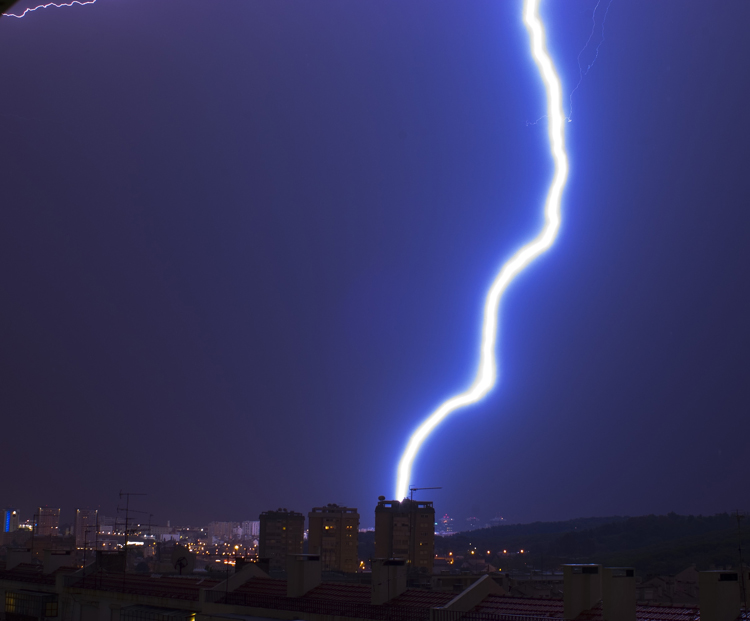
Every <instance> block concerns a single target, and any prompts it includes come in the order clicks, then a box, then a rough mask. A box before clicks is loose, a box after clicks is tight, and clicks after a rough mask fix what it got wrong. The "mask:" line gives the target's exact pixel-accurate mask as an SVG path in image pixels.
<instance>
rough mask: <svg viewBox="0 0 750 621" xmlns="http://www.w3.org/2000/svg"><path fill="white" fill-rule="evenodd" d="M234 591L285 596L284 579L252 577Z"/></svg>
mask: <svg viewBox="0 0 750 621" xmlns="http://www.w3.org/2000/svg"><path fill="white" fill-rule="evenodd" d="M235 593H248V594H251V595H275V596H277V597H286V580H281V579H279V578H258V577H253V578H250V580H248V581H247V582H245V583H244V584H243V585H241V586H240V587H239V588H238V589H236V591H235Z"/></svg>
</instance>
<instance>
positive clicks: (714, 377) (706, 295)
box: [0, 0, 750, 525]
mask: <svg viewBox="0 0 750 621" xmlns="http://www.w3.org/2000/svg"><path fill="white" fill-rule="evenodd" d="M595 4H596V2H595V0H585V1H584V0H566V1H565V2H559V1H553V0H547V1H546V2H543V11H542V15H543V17H544V19H545V20H546V25H547V29H548V34H549V43H550V50H551V52H552V53H553V56H554V59H555V62H556V63H557V64H558V67H559V70H560V74H561V78H562V81H563V88H564V91H565V92H566V94H567V93H569V92H570V90H571V89H572V88H573V86H574V85H575V83H576V82H577V79H578V65H577V62H576V58H577V56H578V53H579V51H580V50H581V48H582V47H583V45H584V43H585V42H586V39H587V38H588V36H589V32H590V30H591V25H592V22H591V17H592V9H593V7H594V5H595ZM25 6H29V4H28V3H24V2H21V3H19V4H18V5H17V7H16V10H19V9H23V7H25ZM600 15H601V13H600ZM749 18H750V5H748V3H747V2H742V1H740V0H732V1H730V2H724V3H719V4H711V5H709V4H707V3H685V2H681V1H677V0H670V1H666V0H665V1H664V2H659V3H654V2H651V1H650V0H627V1H625V0H614V1H613V2H612V5H611V8H610V11H609V15H608V17H607V22H606V28H605V37H606V38H605V40H604V42H603V44H602V45H601V48H600V50H599V56H598V59H597V62H596V65H595V66H594V67H593V69H592V70H591V72H590V73H589V74H588V76H587V77H586V79H585V80H584V82H583V83H582V85H581V87H580V89H579V90H578V91H577V92H576V94H575V100H574V103H575V107H574V110H575V112H574V115H573V122H572V123H570V124H568V126H567V131H568V134H567V139H568V147H569V152H570V158H571V177H570V183H569V185H568V188H567V190H566V192H565V196H564V199H563V211H564V221H563V227H562V230H561V234H560V237H559V239H558V241H557V243H556V245H555V246H554V247H553V249H552V250H551V251H550V252H549V253H548V254H546V255H545V256H544V257H543V258H541V259H540V260H538V261H537V262H536V263H535V264H534V265H533V266H532V267H531V268H530V269H528V270H527V272H525V273H524V275H523V276H522V277H521V278H519V279H518V281H517V282H516V283H515V284H514V285H513V286H512V288H511V289H510V290H509V292H508V295H507V297H506V299H505V303H504V305H503V308H502V312H501V322H500V326H501V337H500V339H501V342H500V345H499V349H498V354H499V356H500V363H501V380H500V383H499V385H498V387H497V388H496V389H495V390H494V391H493V392H492V393H491V395H490V396H489V397H488V399H487V400H486V401H485V402H484V403H483V404H482V405H480V406H477V407H473V408H471V409H468V410H464V411H462V412H461V413H459V414H456V415H455V416H453V417H452V418H451V419H449V420H448V421H446V423H445V424H444V425H443V426H442V427H441V428H440V430H439V431H438V432H437V433H435V435H434V436H433V437H432V438H431V439H430V441H429V442H428V444H427V445H426V446H425V448H424V450H423V451H422V453H421V454H420V456H419V459H418V461H417V464H416V467H415V472H414V483H415V484H416V485H423V486H443V490H441V491H438V492H433V493H431V494H430V495H429V496H422V497H423V498H425V499H428V498H431V499H433V500H434V501H435V503H436V510H437V511H438V512H439V513H441V514H442V513H445V512H448V513H451V514H452V515H456V516H457V517H459V518H462V519H463V518H465V517H467V516H469V515H478V516H479V517H480V518H481V519H483V520H489V519H490V518H491V517H493V516H495V515H498V514H499V515H504V516H505V517H506V519H509V520H511V521H530V520H553V519H564V518H571V517H578V516H592V515H612V514H621V515H624V514H627V515H637V514H644V513H652V512H654V513H665V512H668V511H676V512H679V513H704V514H708V513H714V512H718V511H724V510H731V509H734V508H737V507H739V508H746V507H745V506H744V505H743V503H746V497H747V485H748V483H747V481H748V477H747V472H746V471H747V467H746V457H747V454H748V437H750V417H749V416H748V404H749V402H750V381H748V376H749V374H750V357H749V356H748V348H749V347H750V324H749V322H748V317H749V316H750V289H749V288H748V282H750V244H748V242H747V231H748V229H750V210H749V209H748V207H747V205H748V201H747V187H746V186H747V183H746V176H747V172H746V169H747V165H748V156H747V145H748V142H749V139H750V120H748V116H747V113H746V108H747V100H748V95H749V94H750V93H749V92H748V91H749V90H750V87H749V86H748V81H747V77H746V76H748V75H750V40H748V38H747V37H746V36H745V32H744V31H745V26H746V24H747V23H748V19H749ZM598 40H599V30H598V28H597V32H596V34H595V37H594V43H596V42H598ZM0 58H3V59H4V61H3V63H2V65H0V83H1V84H2V85H3V86H2V104H1V105H0V170H2V179H3V184H2V187H3V190H2V206H3V208H2V212H1V213H2V222H1V223H0V236H2V237H1V238H0V261H2V264H3V266H4V268H3V270H2V283H1V287H2V292H3V301H2V304H0V330H1V331H2V332H1V334H0V342H1V343H2V347H0V368H1V370H2V377H3V381H2V382H1V383H0V408H1V411H2V412H3V421H4V424H3V433H2V436H1V437H2V440H0V451H1V452H2V460H3V463H4V467H3V468H2V470H0V490H1V493H0V503H5V505H7V506H14V507H17V508H19V509H20V510H21V512H22V518H23V517H30V514H31V512H32V509H33V507H35V506H39V505H40V504H48V505H54V506H61V507H62V508H63V510H64V511H67V512H68V513H69V514H71V515H72V509H73V507H75V506H100V507H101V508H102V510H103V511H104V512H105V513H112V511H113V507H114V506H115V504H116V501H117V493H118V492H119V490H121V489H123V490H126V491H137V492H147V493H148V494H149V496H148V497H146V498H144V499H143V500H140V501H138V502H139V508H141V509H142V510H147V511H149V512H153V513H154V515H155V520H156V521H158V522H159V523H165V522H166V520H167V519H171V520H172V522H173V523H174V522H176V521H177V522H192V523H200V522H208V521H209V520H212V519H217V520H221V519H227V520H242V519H256V518H257V515H258V513H259V512H260V511H263V510H266V509H271V508H277V507H288V508H290V509H295V510H298V511H303V512H307V511H308V510H309V509H310V508H311V507H313V506H317V505H321V504H326V503H329V502H337V503H339V504H348V505H351V506H356V507H358V508H359V509H360V513H361V514H362V515H363V523H364V524H365V525H369V524H371V523H372V511H373V509H374V506H375V504H376V500H377V496H378V495H380V494H384V495H386V496H390V495H391V494H392V491H393V489H394V478H395V467H396V463H397V460H398V457H399V455H400V452H401V450H402V448H403V447H404V444H405V442H406V439H407V437H408V435H409V433H410V431H411V430H412V429H413V428H414V427H415V426H416V425H417V424H418V422H419V421H420V420H421V419H422V418H423V417H424V416H425V415H426V414H428V413H429V412H430V411H431V410H432V409H433V408H434V407H435V406H436V405H438V404H439V403H440V402H441V401H442V400H443V399H444V398H445V397H447V396H449V395H451V394H454V393H455V392H456V391H459V390H462V389H463V388H465V387H466V385H467V384H468V382H469V381H470V380H471V378H472V376H473V373H474V370H475V364H476V354H477V348H478V338H479V325H480V324H479V321H480V316H481V311H482V306H483V300H484V295H485V291H486V288H487V286H488V284H489V283H490V281H491V280H492V278H493V276H494V273H495V271H496V270H497V268H498V267H499V265H500V264H501V263H502V262H503V261H504V260H505V259H506V258H507V257H508V256H510V254H512V252H513V251H514V250H515V249H516V248H517V247H518V246H519V245H520V244H522V243H523V242H525V241H526V240H527V239H528V238H530V237H531V236H532V235H534V234H535V232H536V231H537V230H538V229H539V227H540V224H541V213H542V211H541V206H542V201H543V199H544V194H545V192H546V188H547V183H548V181H549V178H550V174H551V162H550V158H549V155H548V150H547V136H546V126H545V124H544V122H543V121H542V122H540V123H539V124H537V125H529V124H528V123H527V122H528V121H534V120H535V119H537V118H539V117H540V116H541V115H542V114H544V107H545V100H544V92H543V89H542V86H541V82H540V80H539V77H538V73H537V72H536V68H535V66H534V65H533V63H532V61H531V58H530V55H529V51H528V39H527V34H526V31H525V29H524V27H523V24H522V21H521V2H520V0H519V1H518V2H511V1H508V2H505V1H503V2H497V1H496V0H486V1H485V0H476V1H473V2H469V3H467V2H463V1H461V0H450V1H448V0H406V1H404V0H377V1H374V0H373V1H370V0H365V1H361V2H352V1H351V0H336V1H333V0H310V1H308V2H298V1H297V2H295V1H292V0H262V1H260V0H213V1H212V2H210V3H209V2H197V1H194V0H99V1H98V2H97V4H95V5H93V6H87V7H74V8H70V9H59V10H55V9H48V10H45V11H38V12H36V13H35V14H33V15H30V16H28V17H26V18H24V19H23V20H13V19H9V18H2V19H0ZM581 58H582V62H583V64H584V66H586V65H587V64H588V63H589V62H590V61H591V59H592V58H593V49H592V48H589V49H588V50H587V51H585V52H584V54H583V55H582V57H581ZM63 517H65V514H64V516H63Z"/></svg>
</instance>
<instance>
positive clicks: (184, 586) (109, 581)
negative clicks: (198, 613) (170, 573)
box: [71, 573, 219, 601]
mask: <svg viewBox="0 0 750 621" xmlns="http://www.w3.org/2000/svg"><path fill="white" fill-rule="evenodd" d="M218 583H219V581H218V580H211V579H209V578H200V577H195V578H193V577H190V578H177V577H157V576H148V575H146V576H139V575H137V574H105V573H97V574H92V575H90V576H86V577H84V578H81V579H80V580H78V581H77V582H75V583H74V584H72V585H71V587H72V588H78V589H93V590H96V591H116V592H119V593H130V594H133V595H144V596H152V597H168V598H170V599H182V600H193V601H198V596H199V593H200V590H201V589H210V588H212V587H214V586H216V585H217V584H218Z"/></svg>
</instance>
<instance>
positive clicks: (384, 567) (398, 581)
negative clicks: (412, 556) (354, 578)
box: [371, 558, 406, 606]
mask: <svg viewBox="0 0 750 621" xmlns="http://www.w3.org/2000/svg"><path fill="white" fill-rule="evenodd" d="M404 591H406V561H405V560H404V559H401V558H376V559H373V560H372V599H371V603H372V604H374V605H376V606H379V605H381V604H385V603H386V602H389V601H391V600H392V599H393V598H394V597H398V596H399V595H401V593H403V592H404Z"/></svg>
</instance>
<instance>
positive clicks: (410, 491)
mask: <svg viewBox="0 0 750 621" xmlns="http://www.w3.org/2000/svg"><path fill="white" fill-rule="evenodd" d="M423 489H443V488H442V487H411V486H409V494H410V498H409V500H414V492H418V491H420V490H423Z"/></svg>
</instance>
